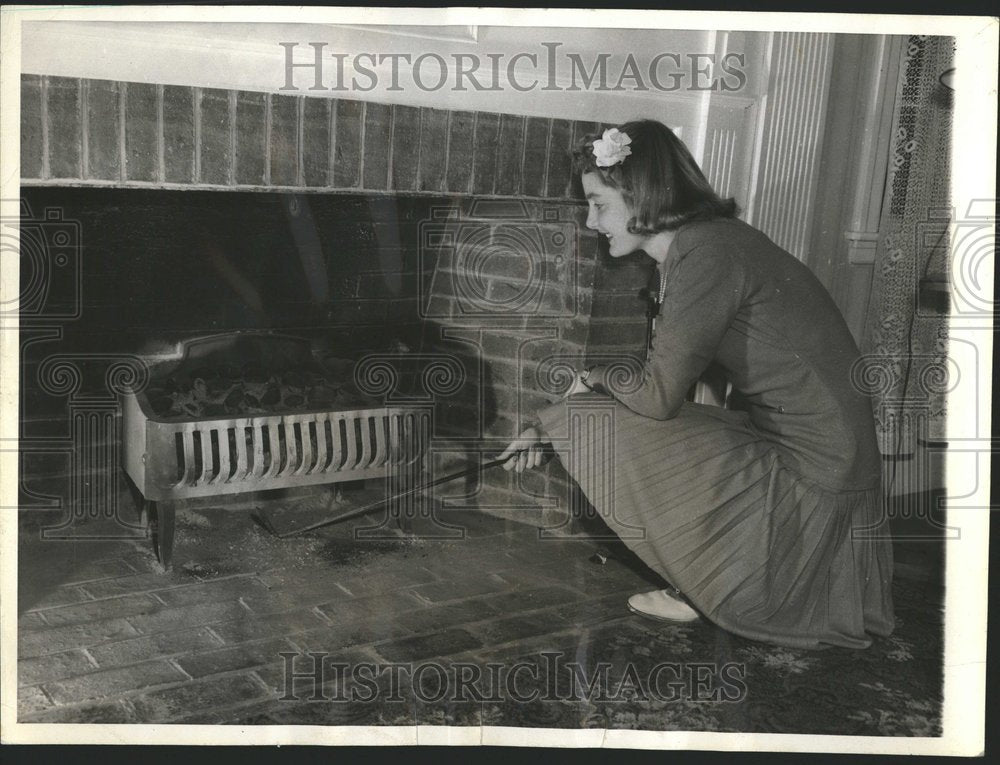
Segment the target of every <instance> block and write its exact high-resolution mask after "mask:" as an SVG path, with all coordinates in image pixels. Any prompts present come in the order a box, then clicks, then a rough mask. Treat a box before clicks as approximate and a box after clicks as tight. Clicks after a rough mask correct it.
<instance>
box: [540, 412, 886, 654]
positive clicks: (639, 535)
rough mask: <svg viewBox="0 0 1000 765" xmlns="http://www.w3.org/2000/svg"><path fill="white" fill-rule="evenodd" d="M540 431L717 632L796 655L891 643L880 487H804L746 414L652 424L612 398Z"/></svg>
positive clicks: (559, 416)
mask: <svg viewBox="0 0 1000 765" xmlns="http://www.w3.org/2000/svg"><path fill="white" fill-rule="evenodd" d="M541 421H542V427H543V429H544V430H545V431H546V432H547V435H548V436H549V437H550V438H552V441H553V447H554V449H555V450H556V453H557V454H559V456H560V459H561V461H562V462H563V464H564V466H565V468H566V470H567V472H568V473H569V474H570V475H571V476H572V477H573V479H574V480H575V481H576V482H577V483H578V484H579V486H580V488H581V489H582V491H583V492H584V494H585V495H586V496H587V499H588V500H589V501H590V503H591V504H592V505H593V506H594V507H595V509H597V511H598V512H599V513H600V514H601V515H602V517H603V518H604V520H605V521H606V522H607V524H608V526H609V527H610V528H611V529H612V530H613V531H614V532H615V533H616V534H618V536H619V537H620V538H621V539H622V541H623V542H624V543H625V544H626V545H628V547H629V548H630V549H631V550H633V551H634V552H635V554H636V555H637V556H638V557H639V558H640V559H641V560H642V561H643V562H644V563H646V565H648V566H649V567H650V568H651V569H653V570H654V571H655V572H657V573H658V574H659V575H660V576H662V577H663V579H664V580H665V581H666V582H667V583H669V584H670V585H672V586H674V587H676V588H677V589H679V590H680V591H681V593H683V595H684V596H685V597H686V598H687V599H688V601H689V602H690V603H691V604H692V605H693V606H694V607H695V608H696V609H698V611H700V612H701V613H702V614H703V615H704V616H705V617H706V618H707V619H709V620H710V621H712V622H713V623H715V624H717V625H718V626H719V627H721V628H723V629H725V630H728V631H730V632H733V633H735V634H737V635H741V636H743V637H746V638H750V639H752V640H760V641H766V642H769V643H775V644H779V645H786V646H791V647H800V648H817V647H821V646H824V645H835V646H845V647H851V648H864V647H867V646H868V645H870V643H871V636H872V635H888V634H889V633H891V631H892V629H893V608H892V592H891V588H892V543H891V540H890V538H889V536H888V523H887V521H886V519H885V517H884V513H883V504H882V500H881V490H880V488H878V487H876V488H864V489H859V490H851V491H835V490H831V489H828V488H824V487H822V486H820V485H818V484H817V483H815V482H813V481H810V480H807V479H806V478H805V477H803V476H801V475H799V474H797V472H796V471H795V470H793V469H791V468H790V467H789V466H788V464H786V463H788V462H790V460H788V458H787V457H785V458H784V460H783V458H782V456H781V450H780V449H778V448H777V447H776V445H775V444H774V443H773V442H771V441H769V440H767V439H764V438H762V437H761V435H760V433H759V432H758V431H756V430H755V429H754V428H753V427H752V425H751V424H750V421H749V417H748V415H746V414H745V413H742V412H732V411H728V410H724V409H720V408H718V407H712V406H703V405H699V404H685V405H684V406H683V407H682V408H681V411H680V413H679V414H678V416H676V417H674V418H672V419H670V420H654V419H650V418H647V417H642V416H640V415H637V414H635V413H634V412H632V411H631V410H629V409H628V408H626V407H625V406H623V405H621V404H619V403H617V402H609V401H608V400H604V401H603V402H602V403H601V404H599V405H596V406H593V407H588V406H577V405H576V404H573V405H567V404H565V403H563V404H557V405H554V406H552V407H549V408H548V409H546V410H544V411H543V412H542V414H541Z"/></svg>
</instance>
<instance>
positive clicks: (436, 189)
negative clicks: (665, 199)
mask: <svg viewBox="0 0 1000 765" xmlns="http://www.w3.org/2000/svg"><path fill="white" fill-rule="evenodd" d="M21 114H22V133H21V167H22V187H23V195H24V197H25V198H26V199H27V200H28V201H29V202H31V203H32V205H33V207H34V208H43V207H62V208H63V209H64V211H65V214H66V216H67V217H75V218H76V219H78V220H80V221H81V236H82V240H83V241H82V244H83V247H82V257H81V263H80V268H81V272H82V279H81V293H80V295H81V298H80V299H81V305H80V312H79V316H78V317H77V318H76V319H75V320H74V321H71V322H66V323H63V325H62V330H61V339H57V340H55V341H54V340H53V339H52V338H48V339H45V332H44V329H43V326H47V325H46V323H45V322H41V323H40V324H39V323H38V322H35V323H32V322H31V321H28V322H25V323H24V324H23V327H22V334H23V344H22V421H23V422H25V426H24V428H25V432H26V433H27V432H30V431H31V429H32V428H35V430H36V432H39V433H42V434H44V433H45V430H46V428H51V427H52V422H51V421H52V420H53V419H58V418H54V416H53V414H52V413H53V411H61V412H62V413H63V414H62V421H63V424H62V425H61V426H60V425H57V426H55V429H56V430H64V428H65V426H64V423H65V411H66V397H65V395H63V397H62V398H61V399H59V397H58V396H56V397H53V396H52V395H51V391H49V392H48V393H47V392H46V391H44V390H42V389H41V388H40V387H39V384H38V374H39V365H40V363H41V360H42V359H43V358H44V357H47V356H49V355H51V354H52V353H62V352H66V351H68V350H69V351H73V352H85V353H99V354H103V355H104V356H105V357H107V356H109V355H110V356H114V355H115V354H134V353H142V352H148V351H149V350H150V349H151V348H153V349H155V348H156V345H155V343H153V344H152V345H151V342H152V341H157V340H169V341H173V340H176V339H179V338H180V337H183V336H190V335H192V334H198V333H199V332H218V331H223V330H227V329H244V328H248V327H249V326H254V327H258V328H260V327H265V328H273V329H294V330H297V331H307V332H308V333H309V334H311V335H314V336H317V337H319V338H320V339H321V341H322V342H325V343H327V344H329V345H330V346H331V347H338V346H342V347H344V348H350V349H351V350H352V351H353V352H354V354H355V356H357V355H358V354H359V353H360V352H362V351H365V350H367V351H369V352H372V351H384V350H385V349H386V348H388V347H390V346H392V344H393V342H394V341H395V340H396V339H398V338H399V337H405V338H406V346H407V348H409V349H410V351H412V352H417V355H420V354H424V355H427V356H428V357H431V356H433V355H434V353H441V352H456V350H457V351H458V353H459V355H460V356H461V357H462V358H463V363H465V365H466V370H467V372H468V374H469V376H470V379H472V378H479V377H481V378H482V379H481V380H480V379H473V380H472V385H473V387H474V388H475V391H474V393H475V395H472V394H468V393H467V394H466V395H464V396H463V395H462V394H461V393H459V394H458V395H457V396H455V397H452V398H451V399H450V400H448V399H442V400H441V401H439V403H438V408H437V416H438V418H439V420H440V421H441V422H442V423H444V424H445V425H446V426H447V425H449V423H450V424H451V425H453V426H455V427H450V428H446V430H447V435H449V436H464V437H468V436H473V437H477V436H478V437H480V438H483V439H486V442H488V443H490V444H492V445H493V446H494V447H495V446H497V445H499V444H501V443H502V442H503V440H504V439H508V438H509V437H510V436H512V435H513V434H514V433H515V431H516V430H517V428H519V427H520V426H521V425H522V424H523V422H524V421H525V418H526V416H527V415H529V414H530V413H531V412H532V411H533V410H534V409H535V408H537V407H538V406H539V405H542V404H544V403H546V402H547V401H550V400H553V399H554V398H555V397H556V395H557V394H554V393H553V391H552V390H549V391H542V390H539V389H538V379H539V377H540V376H543V375H542V373H541V372H540V367H539V365H540V364H545V363H546V362H550V361H551V360H552V359H553V358H557V357H558V358H569V359H570V360H571V362H570V363H571V365H572V363H573V362H572V359H577V360H578V361H577V362H576V363H577V364H578V365H579V366H582V365H583V364H584V363H587V361H588V360H592V359H595V358H600V359H602V360H604V359H607V358H608V357H620V356H638V355H639V354H641V352H642V348H643V346H644V343H645V318H644V313H643V312H644V303H643V301H642V299H641V297H640V294H639V293H640V290H641V289H642V288H643V287H645V286H646V284H647V283H648V280H649V277H650V271H649V267H648V266H647V265H645V264H643V263H642V262H640V261H639V260H638V259H637V258H629V259H625V260H623V261H611V259H610V258H609V257H608V256H607V254H606V253H605V252H601V251H600V250H601V245H600V244H599V242H598V239H597V237H596V236H595V235H593V234H592V232H589V231H587V230H586V228H585V227H584V225H583V222H584V218H585V208H584V207H583V205H582V204H581V202H580V201H579V190H578V188H575V187H574V182H573V179H572V178H571V172H570V161H569V149H570V147H571V146H572V145H573V143H574V142H575V141H576V140H577V139H578V138H579V137H580V136H581V135H583V134H585V133H588V132H593V131H595V130H597V129H598V128H599V126H598V125H597V124H595V123H587V122H572V121H568V120H562V119H547V118H539V117H525V116H519V115H512V114H496V113H488V112H469V111H446V110H439V109H430V108H416V107H409V106H400V105H392V106H389V105H384V104H377V103H372V102H364V101H355V100H344V99H329V98H317V97H309V96H285V95H278V94H264V93H251V92H238V91H225V90H215V89H203V88H191V87H180V86H170V85H151V84H140V83H125V82H112V81H103V80H79V79H72V78H62V77H41V76H35V75H23V76H22V92H21ZM125 190H135V191H136V192H138V193H132V192H127V191H125ZM220 192H222V194H221V195H219V193H220ZM217 195H218V196H217ZM290 199H297V200H299V201H298V202H293V203H292V206H293V207H295V206H296V205H298V206H301V205H302V204H303V202H302V200H305V203H304V204H305V206H306V207H308V208H309V210H311V216H312V219H313V224H314V225H315V231H316V233H317V235H318V238H319V247H320V250H321V253H322V260H323V264H324V267H325V271H326V274H327V276H328V284H327V285H326V288H325V294H326V297H327V300H328V302H327V304H326V307H325V310H321V311H319V312H317V311H316V310H315V305H312V306H309V305H308V304H309V299H307V297H306V294H305V293H303V294H302V295H295V294H293V295H291V296H290V297H289V296H285V298H283V299H284V300H285V304H287V305H286V307H287V308H288V310H285V311H282V310H278V309H275V310H271V311H270V312H264V313H263V314H261V315H259V316H257V317H256V320H255V321H254V322H252V323H250V324H248V323H247V321H246V319H240V318H239V317H238V316H237V318H233V315H232V312H230V313H229V314H227V313H225V312H224V311H223V312H221V313H220V312H218V311H216V313H214V314H213V313H212V311H211V310H210V309H206V311H207V313H205V314H197V313H196V314H192V313H191V312H190V311H179V312H178V311H177V310H173V311H171V309H170V308H169V305H168V304H169V303H170V302H171V301H172V300H174V299H175V296H174V295H172V294H170V293H172V292H173V290H174V289H184V283H183V282H178V284H177V285H175V286H174V287H173V288H172V289H171V288H170V287H169V286H168V283H167V282H164V279H168V277H166V276H165V275H164V274H165V272H163V271H162V270H160V271H156V270H155V268H153V270H152V271H151V270H150V267H149V266H148V265H147V266H146V267H145V270H141V269H140V265H141V264H142V263H147V264H148V263H149V262H154V263H155V262H159V261H161V260H164V259H166V260H170V259H175V258H176V257H177V255H176V253H175V252H172V251H170V250H169V248H166V245H165V244H164V243H163V241H162V240H163V239H171V240H174V239H179V240H180V241H187V240H185V239H184V237H185V236H188V237H189V238H190V235H189V232H187V231H186V229H189V228H191V223H192V221H193V220H195V219H198V220H199V221H202V225H203V226H210V225H211V216H210V215H208V216H207V217H205V218H204V220H202V219H201V218H199V215H200V214H201V213H200V211H201V210H202V209H205V210H214V213H215V214H216V215H217V216H219V215H221V216H235V217H233V218H232V219H233V220H237V219H238V220H239V221H241V222H240V223H238V224H233V225H234V226H239V227H242V228H244V229H248V228H252V226H253V222H254V221H255V220H258V219H261V218H265V219H266V218H268V216H270V215H272V214H277V215H282V214H283V213H282V205H285V206H286V209H287V205H288V200H290ZM214 200H218V202H215V201H214ZM268 205H270V207H268ZM108 209H114V210H118V209H120V210H124V211H126V212H127V215H128V216H132V217H138V218H143V219H145V218H156V219H162V220H161V227H160V228H157V226H156V225H154V224H152V223H149V222H148V221H145V220H144V221H140V222H136V223H135V224H134V226H135V227H136V229H137V230H138V231H139V232H141V234H142V235H141V236H139V237H135V236H132V237H130V236H129V235H128V232H127V231H126V232H124V233H123V234H122V236H121V237H120V238H119V239H118V240H113V239H110V238H109V237H111V234H109V233H106V230H107V229H108V228H109V227H110V228H114V227H115V226H116V225H119V226H124V225H125V224H120V223H116V222H115V221H113V220H110V219H109V218H108V216H107V214H106V212H105V214H104V215H103V217H102V211H106V210H108ZM441 210H444V211H445V214H444V220H445V225H453V226H454V225H458V222H463V223H468V222H472V223H473V224H475V225H478V226H481V227H483V230H484V231H488V232H489V233H490V236H492V237H493V238H494V239H496V238H497V237H498V236H500V235H501V234H502V233H503V230H504V229H505V227H506V228H507V229H509V228H510V226H512V225H513V226H515V227H516V226H520V227H522V228H524V227H527V229H529V230H530V231H533V232H535V233H536V234H538V236H541V237H542V238H545V237H546V236H549V235H550V234H552V233H553V232H554V231H557V230H559V231H562V232H564V233H565V232H566V231H570V232H571V236H572V237H575V242H573V241H572V240H570V241H568V242H567V243H566V244H565V245H564V246H563V247H562V248H561V249H560V248H556V249H557V250H558V251H555V252H553V251H548V250H546V249H545V248H544V247H542V248H541V249H540V250H539V252H537V253H535V254H534V255H532V256H530V257H528V258H526V257H525V256H524V255H523V253H521V254H520V255H519V254H518V253H516V252H507V253H501V254H499V255H494V256H491V257H488V258H485V259H480V261H479V262H478V263H477V265H476V273H475V275H474V276H475V279H474V280H473V281H474V285H473V286H474V288H475V289H474V291H478V292H477V294H479V295H480V297H482V298H483V299H484V300H485V301H486V303H485V305H486V306H487V308H488V311H487V313H486V314H482V313H478V314H477V313H475V312H473V315H471V316H470V315H469V314H468V313H467V312H466V311H465V310H464V309H463V305H462V300H463V297H462V296H461V295H459V294H456V291H455V284H456V282H455V275H456V271H459V270H461V269H460V268H459V266H458V265H457V264H456V263H455V260H454V257H455V256H454V254H453V253H452V254H443V253H442V252H440V251H437V250H433V251H432V250H431V249H428V248H427V246H426V243H424V242H422V240H421V226H422V225H425V224H426V223H427V221H428V220H429V219H433V218H434V216H438V217H440V216H441V212H440V211H441ZM171 211H172V212H171ZM435 211H437V212H435ZM33 214H34V215H36V216H37V215H39V214H41V209H33ZM171 215H173V216H174V218H173V219H170V216H171ZM206 215H207V214H206ZM239 215H243V216H244V217H243V218H239V217H238V216H239ZM205 221H207V222H205ZM129 225H132V224H129ZM164 227H166V228H164ZM171 227H172V228H171ZM498 232H500V233H498ZM216 234H217V235H216V237H215V239H216V240H217V241H221V242H223V244H222V245H221V246H222V247H223V249H224V248H225V235H224V234H223V233H220V232H216ZM246 236H250V235H249V234H246ZM144 237H145V238H144ZM288 238H289V239H290V238H291V237H288ZM501 238H502V236H501ZM137 239H138V241H137ZM255 241H257V242H258V245H257V246H258V247H266V245H265V244H261V243H260V242H261V241H262V240H260V239H258V240H255ZM115 242H117V244H116V243H115ZM123 242H130V243H129V244H122V243H123ZM296 246H297V245H296V243H295V242H285V243H280V242H279V243H276V244H275V246H274V248H273V251H271V253H270V255H269V256H268V257H271V260H270V261H269V265H270V267H271V268H272V272H273V269H274V268H275V267H276V266H277V267H278V268H280V267H281V263H282V258H292V259H293V260H292V262H291V263H290V267H295V268H298V267H299V264H298V263H297V262H296ZM158 255H159V256H161V257H160V258H159V259H158V258H157V256H158ZM193 257H195V258H197V255H195V256H193ZM260 257H264V256H263V255H260ZM231 259H232V258H231ZM532 259H534V260H532ZM192 262H193V261H192ZM236 262H237V265H239V262H238V260H237V261H236ZM161 265H162V263H161ZM259 270H260V269H258V271H259ZM264 271H265V276H264V277H261V278H262V279H263V281H262V282H261V281H258V286H261V285H262V284H263V290H264V291H265V292H266V290H267V288H268V287H269V286H271V285H270V284H268V283H266V282H268V280H267V278H266V271H267V269H266V268H264ZM257 276H258V277H260V273H258V274H257ZM25 278H26V277H25V275H24V273H23V269H22V282H23V281H24V279H25ZM539 279H540V280H541V281H539ZM533 280H534V282H536V283H537V284H539V285H540V287H539V289H540V292H539V295H540V300H541V302H537V303H531V301H529V305H527V306H522V305H516V301H513V302H511V301H507V302H505V300H504V295H514V296H516V295H517V294H526V290H527V292H530V291H531V289H534V287H532V284H531V283H532V281H533ZM140 282H142V283H143V284H142V285H140ZM102 284H107V285H108V286H107V288H106V289H102V287H101V286H100V285H102ZM151 284H152V285H154V286H156V285H161V286H163V287H164V289H163V291H164V292H166V293H167V294H166V295H162V296H161V297H159V298H157V299H152V298H149V295H150V293H149V292H148V290H149V289H150V285H151ZM115 285H117V286H115ZM299 287H300V288H301V287H302V285H299ZM143 288H145V289H146V290H147V292H145V293H144V292H143V291H142V290H143ZM144 296H145V297H144ZM265 297H266V295H265ZM313 299H314V298H313ZM285 304H282V305H285ZM505 306H506V307H505ZM307 308H308V310H306V309H307ZM508 308H509V310H508ZM237 313H238V312H237ZM178 314H180V315H178ZM42 318H44V317H42ZM51 324H52V322H48V325H51ZM414 327H420V329H421V331H420V332H419V339H417V340H414V334H413V328H414ZM33 333H40V334H39V335H35V334H33ZM445 335H447V338H448V340H447V341H446V339H445ZM360 342H367V343H368V344H369V346H370V347H367V348H359V347H358V344H359V343H360ZM456 343H458V345H456ZM477 364H478V366H479V369H480V370H482V371H480V372H477V371H476V369H475V367H476V366H477ZM479 383H481V388H480V387H476V386H477V385H478V384H479ZM42 387H43V388H44V385H43V386H42ZM483 402H488V404H487V407H486V408H487V409H488V410H489V411H487V412H484V411H482V410H483ZM477 410H479V411H478V412H477ZM456 423H457V426H456ZM469 423H477V424H476V426H475V427H472V426H470V425H469ZM462 424H465V425H466V426H467V427H466V428H465V430H463V428H462ZM477 430H478V431H479V432H478V433H477V432H476V431H477ZM569 497H570V486H569V484H568V479H567V477H566V475H565V473H564V472H563V470H562V468H561V466H560V465H559V463H558V461H557V460H552V461H550V463H549V464H548V465H547V467H546V468H545V469H544V470H542V471H534V472H529V473H525V474H523V475H521V476H516V475H508V474H506V473H503V472H502V471H499V470H494V471H488V472H487V473H485V474H484V476H483V486H482V487H481V491H480V492H479V493H478V494H477V495H476V501H477V502H478V503H479V504H480V506H482V507H484V509H486V510H487V511H489V512H494V513H495V514H500V515H507V516H510V515H513V516H518V517H520V518H522V519H523V518H526V517H529V518H535V519H537V518H538V513H539V506H540V507H541V510H542V512H543V514H547V513H552V514H554V515H559V514H564V513H565V511H566V508H567V502H568V501H569Z"/></svg>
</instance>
